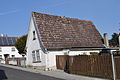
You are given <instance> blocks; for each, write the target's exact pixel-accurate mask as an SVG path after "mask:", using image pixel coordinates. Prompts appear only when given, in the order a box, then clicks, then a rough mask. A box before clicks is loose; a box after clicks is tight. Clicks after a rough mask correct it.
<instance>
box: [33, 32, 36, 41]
mask: <svg viewBox="0 0 120 80" xmlns="http://www.w3.org/2000/svg"><path fill="white" fill-rule="evenodd" d="M35 39H36V36H35V31H33V40H35Z"/></svg>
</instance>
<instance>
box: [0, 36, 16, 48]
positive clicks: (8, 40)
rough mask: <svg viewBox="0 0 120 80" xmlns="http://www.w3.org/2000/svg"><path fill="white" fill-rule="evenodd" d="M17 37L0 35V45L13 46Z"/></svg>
mask: <svg viewBox="0 0 120 80" xmlns="http://www.w3.org/2000/svg"><path fill="white" fill-rule="evenodd" d="M16 40H17V37H5V36H4V37H0V46H13V45H14V44H15V42H16Z"/></svg>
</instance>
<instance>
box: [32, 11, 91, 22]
mask: <svg viewBox="0 0 120 80" xmlns="http://www.w3.org/2000/svg"><path fill="white" fill-rule="evenodd" d="M34 14H42V15H48V16H54V17H61V18H69V19H74V20H78V21H81V22H90V23H92V21H91V20H82V19H78V18H73V17H66V16H59V15H52V14H46V13H39V12H32V15H34Z"/></svg>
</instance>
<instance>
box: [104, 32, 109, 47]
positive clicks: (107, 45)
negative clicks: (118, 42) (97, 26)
mask: <svg viewBox="0 0 120 80" xmlns="http://www.w3.org/2000/svg"><path fill="white" fill-rule="evenodd" d="M104 44H105V46H106V48H109V41H108V35H107V33H104Z"/></svg>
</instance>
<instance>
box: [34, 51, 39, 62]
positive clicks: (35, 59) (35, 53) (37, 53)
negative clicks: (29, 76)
mask: <svg viewBox="0 0 120 80" xmlns="http://www.w3.org/2000/svg"><path fill="white" fill-rule="evenodd" d="M32 58H33V62H39V61H40V51H39V50H36V51H32Z"/></svg>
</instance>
